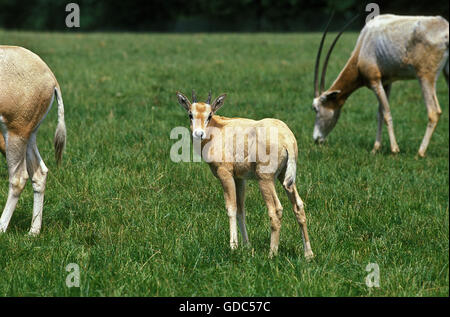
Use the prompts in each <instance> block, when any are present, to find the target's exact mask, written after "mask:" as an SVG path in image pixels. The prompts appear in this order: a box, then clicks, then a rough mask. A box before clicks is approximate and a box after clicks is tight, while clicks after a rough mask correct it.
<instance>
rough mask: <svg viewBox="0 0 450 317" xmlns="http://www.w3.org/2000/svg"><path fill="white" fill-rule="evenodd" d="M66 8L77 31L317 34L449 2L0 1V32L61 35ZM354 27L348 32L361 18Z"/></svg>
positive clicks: (439, 8) (438, 10) (444, 10)
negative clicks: (328, 26)
mask: <svg viewBox="0 0 450 317" xmlns="http://www.w3.org/2000/svg"><path fill="white" fill-rule="evenodd" d="M70 2H74V3H77V4H78V5H79V6H80V11H81V19H80V20H81V28H79V29H77V30H78V31H159V32H161V31H162V32H220V31H232V32H233V31H237V32H242V31H243V32H255V31H256V32H259V31H265V32H270V31H284V32H286V31H318V30H321V29H322V28H323V26H324V24H325V22H326V20H327V19H328V17H329V15H330V13H331V11H335V19H334V22H333V26H332V28H333V29H336V28H338V27H340V26H342V24H344V23H345V21H347V20H348V19H350V18H351V17H353V16H354V15H355V14H357V13H363V14H369V13H368V12H367V13H365V7H366V5H367V4H368V3H370V2H374V3H377V4H378V5H379V7H380V13H395V14H404V15H407V14H408V15H441V16H443V17H445V18H446V19H447V20H448V15H449V2H448V0H427V1H423V0H421V1H418V0H412V1H411V0H390V1H388V0H378V1H377V0H372V1H370V0H369V1H359V0H185V1H183V0H148V1H145V0H109V1H106V0H104V1H100V0H0V28H5V29H27V30H64V29H66V25H65V18H66V15H67V14H68V12H66V11H65V7H66V5H67V4H68V3H70ZM359 22H360V25H358V23H355V24H354V25H353V28H355V29H358V28H360V27H361V26H362V24H363V23H364V18H361V19H360V21H359Z"/></svg>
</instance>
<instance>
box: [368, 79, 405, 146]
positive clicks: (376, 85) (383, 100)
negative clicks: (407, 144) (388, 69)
mask: <svg viewBox="0 0 450 317" xmlns="http://www.w3.org/2000/svg"><path fill="white" fill-rule="evenodd" d="M371 87H372V90H373V91H374V92H375V94H376V96H377V98H378V102H379V103H380V104H381V105H382V106H383V107H382V109H383V118H384V121H385V122H386V125H387V129H388V133H389V140H390V142H391V152H392V153H394V154H395V153H398V152H400V149H399V147H398V144H397V140H396V139H395V134H394V123H393V121H392V116H391V109H390V107H389V101H388V97H387V95H386V92H385V91H384V89H383V86H382V85H381V81H374V82H372V83H371Z"/></svg>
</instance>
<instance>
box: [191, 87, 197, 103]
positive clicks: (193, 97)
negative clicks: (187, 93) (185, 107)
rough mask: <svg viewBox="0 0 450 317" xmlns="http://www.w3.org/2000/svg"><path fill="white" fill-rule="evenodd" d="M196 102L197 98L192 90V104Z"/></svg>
mask: <svg viewBox="0 0 450 317" xmlns="http://www.w3.org/2000/svg"><path fill="white" fill-rule="evenodd" d="M196 102H197V96H196V95H195V91H194V89H192V103H196Z"/></svg>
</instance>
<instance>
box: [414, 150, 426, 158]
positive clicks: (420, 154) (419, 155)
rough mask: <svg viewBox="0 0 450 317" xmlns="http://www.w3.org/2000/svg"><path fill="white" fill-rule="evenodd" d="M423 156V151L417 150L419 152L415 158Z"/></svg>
mask: <svg viewBox="0 0 450 317" xmlns="http://www.w3.org/2000/svg"><path fill="white" fill-rule="evenodd" d="M424 157H425V152H422V151H419V152H418V153H417V156H416V158H424Z"/></svg>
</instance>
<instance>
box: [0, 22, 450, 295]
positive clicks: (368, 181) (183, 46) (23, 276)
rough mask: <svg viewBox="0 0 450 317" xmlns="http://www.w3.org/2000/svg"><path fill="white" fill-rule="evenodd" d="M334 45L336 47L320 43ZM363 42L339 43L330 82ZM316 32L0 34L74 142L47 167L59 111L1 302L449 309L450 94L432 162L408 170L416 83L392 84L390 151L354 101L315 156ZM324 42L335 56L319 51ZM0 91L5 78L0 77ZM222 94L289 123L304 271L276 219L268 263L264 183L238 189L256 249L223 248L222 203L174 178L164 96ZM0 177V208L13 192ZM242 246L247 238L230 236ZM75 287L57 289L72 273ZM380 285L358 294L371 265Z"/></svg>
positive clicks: (196, 174)
mask: <svg viewBox="0 0 450 317" xmlns="http://www.w3.org/2000/svg"><path fill="white" fill-rule="evenodd" d="M330 38H332V37H330ZM356 38H357V34H356V33H349V34H345V35H343V37H342V39H341V40H340V42H339V43H338V45H337V46H336V48H335V53H334V55H333V56H332V59H331V61H330V65H329V70H328V80H327V82H328V84H330V83H331V81H332V80H334V78H335V77H336V76H337V74H338V72H339V71H340V69H341V67H342V66H343V65H344V64H345V62H346V59H347V58H348V57H349V55H350V53H351V51H352V49H353V46H354V43H355V41H356ZM319 39H320V35H319V34H257V35H253V34H252V35H250V34H239V35H235V34H214V35H209V34H196V35H162V34H126V33H125V34H101V33H99V34H97V33H92V34H76V33H72V34H70V33H64V34H58V33H27V32H6V31H1V30H0V43H2V44H13V45H20V46H25V47H27V48H29V49H31V50H33V51H34V52H36V53H38V54H39V55H40V56H41V57H42V58H43V59H44V60H45V61H46V62H47V63H48V65H49V66H50V68H51V69H52V70H53V72H54V73H55V75H56V77H57V78H58V81H59V83H60V84H61V87H62V90H63V97H64V103H65V113H66V116H65V117H66V124H67V128H68V143H67V148H66V151H65V154H64V158H63V164H62V168H61V169H57V168H56V165H55V161H54V159H53V156H54V154H53V147H52V140H53V134H54V129H55V127H56V109H55V108H53V110H52V111H51V112H50V113H49V116H48V117H47V119H46V121H45V122H44V123H43V124H42V126H41V128H40V131H39V135H38V144H39V148H40V152H41V154H42V157H43V158H44V160H45V162H46V164H47V166H48V167H49V169H50V173H49V177H48V182H47V191H46V198H45V207H44V218H43V219H44V220H43V230H42V232H41V235H40V236H39V237H37V238H30V237H28V236H27V232H28V229H29V226H30V223H31V211H32V206H33V202H32V196H33V195H32V189H31V186H30V185H29V184H28V186H27V187H26V189H25V191H24V193H23V194H22V196H21V198H20V201H19V204H18V207H17V209H16V211H15V214H14V216H13V218H12V221H11V224H10V226H9V229H8V232H7V233H6V234H3V235H1V236H0V271H1V274H0V295H1V296H448V295H449V217H448V215H449V208H448V206H449V203H448V194H449V178H448V177H449V165H448V163H449V161H448V155H449V131H448V127H449V120H448V118H449V116H448V114H449V109H448V104H449V101H448V88H447V85H446V83H445V81H444V79H443V78H442V77H441V78H440V79H439V82H438V86H437V93H438V98H439V100H440V103H441V108H442V109H443V115H442V116H441V119H440V122H439V124H438V127H437V129H436V131H435V133H434V135H433V138H432V140H431V142H430V146H429V148H428V152H427V157H426V158H425V159H419V160H418V159H415V155H416V153H417V150H418V148H419V145H420V142H421V140H422V137H423V135H424V133H425V128H426V124H427V115H426V110H425V106H424V102H423V99H422V96H421V93H420V89H419V84H418V82H417V81H408V82H397V83H395V84H394V85H393V88H392V94H391V110H392V115H393V119H394V124H395V132H396V136H397V141H398V143H399V146H400V150H401V153H400V154H399V155H397V156H392V155H391V154H390V153H389V140H388V136H387V130H386V128H384V131H383V133H384V135H383V148H382V151H381V153H379V154H378V155H375V156H374V155H371V154H370V150H371V149H372V145H373V142H374V140H375V133H376V113H377V107H378V105H377V102H376V98H375V96H374V95H373V93H372V92H371V91H369V90H368V89H365V88H363V89H361V90H359V91H357V92H356V93H355V94H354V95H352V96H351V97H350V99H349V100H348V102H347V104H346V105H345V106H344V108H343V111H342V115H341V118H340V121H339V122H338V124H337V126H336V128H335V129H334V131H333V132H332V133H331V134H330V137H329V140H328V143H327V144H325V145H323V146H316V145H314V144H313V141H312V129H313V124H314V113H313V111H312V110H311V102H312V93H313V87H312V79H313V73H312V71H313V67H314V58H315V54H316V48H317V45H318V42H319ZM330 41H331V40H329V41H328V43H329V42H330ZM0 76H1V74H0ZM193 88H194V89H196V91H197V95H198V96H199V97H200V98H206V96H207V92H208V90H209V89H210V88H211V89H212V90H213V94H214V95H218V94H219V93H222V92H225V93H227V94H228V99H227V101H226V105H225V106H224V107H223V108H222V109H221V110H220V114H221V115H224V116H236V117H248V118H253V119H261V118H264V117H274V118H278V119H281V120H283V121H284V122H286V123H287V124H288V125H289V127H290V128H291V130H292V131H293V132H294V134H295V135H296V137H297V140H298V144H299V160H298V169H297V171H298V172H297V174H298V176H297V179H298V180H297V185H298V188H299V192H300V196H301V197H302V198H303V200H304V201H305V203H306V212H307V217H308V223H309V233H310V237H311V243H312V247H313V250H314V252H315V254H316V257H315V259H314V260H313V261H312V262H309V263H307V262H306V261H305V259H304V257H303V250H302V249H303V247H302V243H301V235H300V230H299V228H298V226H297V223H296V221H295V217H294V215H293V213H292V212H291V209H290V205H289V203H288V199H287V197H286V196H285V195H284V193H283V191H282V189H281V187H278V192H279V194H280V195H279V196H280V199H281V202H282V204H283V206H284V207H285V212H284V217H283V224H282V229H281V230H282V231H281V241H280V249H279V256H278V257H276V258H274V259H269V257H268V253H269V237H270V228H269V219H268V216H267V211H266V209H265V205H264V202H263V200H262V197H261V195H260V193H259V190H258V186H257V184H256V183H254V182H249V184H248V187H247V188H248V189H247V200H246V210H247V223H248V224H247V226H248V231H249V237H250V241H251V243H252V246H251V248H250V249H246V248H239V249H238V250H237V251H235V252H231V250H230V249H229V245H228V243H229V242H228V241H229V236H228V235H229V228H228V218H227V215H226V211H225V207H224V201H223V196H222V189H221V186H220V184H219V182H218V180H217V179H215V178H214V177H213V175H212V174H211V172H210V170H209V167H208V166H207V165H206V164H205V163H173V162H172V161H171V160H170V157H169V151H170V147H171V145H172V144H173V143H174V142H175V141H174V140H170V138H169V135H170V131H171V129H172V128H174V127H176V126H185V127H188V125H189V123H188V118H187V116H186V114H185V112H184V110H183V109H182V108H181V107H180V106H179V105H178V104H177V101H176V97H175V91H177V90H180V91H183V92H185V93H186V94H189V93H190V91H191V89H193ZM2 162H3V163H1V164H2V165H3V167H2V168H1V169H0V183H1V184H0V197H2V198H1V204H2V207H0V208H3V206H4V203H5V202H6V197H7V190H8V177H7V170H6V162H5V160H3V161H2ZM239 238H240V237H239ZM72 262H73V263H77V264H79V266H80V268H81V287H80V288H70V289H69V288H67V287H66V285H65V279H66V276H67V274H68V272H66V271H65V267H66V265H67V264H69V263H72ZM372 262H373V263H377V264H378V265H379V267H380V288H379V289H369V288H367V287H366V285H365V277H366V275H367V274H368V273H367V272H366V271H365V268H366V265H367V264H368V263H372Z"/></svg>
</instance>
